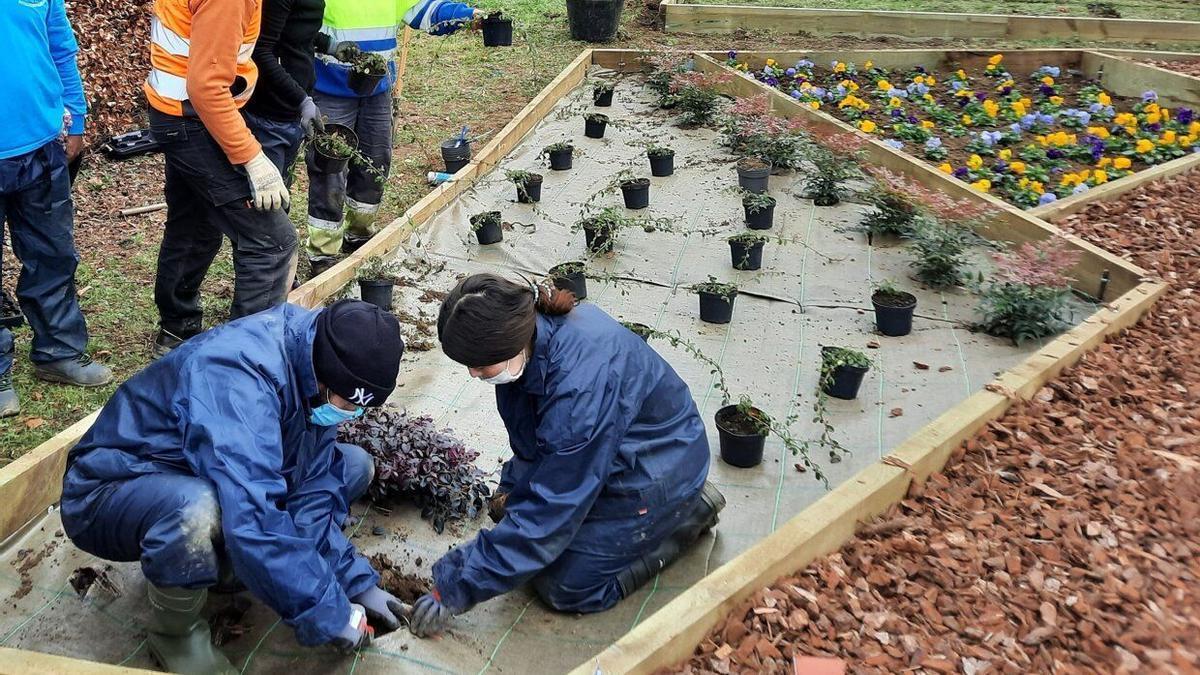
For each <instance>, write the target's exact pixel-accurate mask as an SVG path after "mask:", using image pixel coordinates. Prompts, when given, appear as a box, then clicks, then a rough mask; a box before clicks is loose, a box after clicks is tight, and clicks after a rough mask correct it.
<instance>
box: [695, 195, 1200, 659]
mask: <svg viewBox="0 0 1200 675" xmlns="http://www.w3.org/2000/svg"><path fill="white" fill-rule="evenodd" d="M1197 193H1200V172H1195V171H1194V172H1191V173H1189V174H1186V175H1183V176H1180V177H1177V178H1175V179H1171V180H1167V181H1160V182H1157V183H1155V184H1152V185H1150V186H1147V187H1144V188H1142V189H1140V190H1138V191H1136V192H1134V193H1131V194H1129V195H1126V196H1125V197H1123V198H1121V199H1119V200H1117V201H1114V202H1111V203H1108V204H1096V205H1093V206H1092V207H1090V208H1089V209H1087V210H1086V211H1085V212H1084V213H1082V214H1080V215H1077V216H1075V217H1073V218H1071V219H1070V220H1068V221H1067V222H1065V223H1063V227H1064V229H1067V230H1070V231H1072V232H1075V233H1076V234H1078V235H1080V236H1082V237H1084V238H1086V239H1088V240H1090V241H1092V242H1094V243H1096V244H1098V245H1101V246H1104V247H1106V248H1108V249H1109V250H1111V251H1115V252H1119V253H1122V254H1124V255H1126V257H1128V258H1129V259H1130V260H1132V261H1134V262H1135V263H1137V264H1138V265H1141V266H1142V267H1144V268H1146V269H1149V270H1152V271H1153V272H1154V273H1155V274H1157V275H1160V276H1161V277H1163V278H1164V279H1166V280H1167V281H1169V282H1170V283H1171V284H1172V286H1171V288H1170V290H1169V292H1168V293H1167V294H1166V295H1165V296H1164V298H1163V299H1161V300H1160V301H1159V303H1158V304H1157V305H1156V306H1155V307H1154V308H1153V309H1152V311H1151V312H1150V313H1149V314H1148V315H1147V316H1146V317H1144V318H1143V320H1142V321H1141V322H1140V323H1139V324H1137V325H1136V326H1135V327H1133V328H1131V329H1130V330H1127V331H1126V332H1124V333H1122V334H1121V335H1119V336H1117V337H1115V338H1113V339H1111V340H1110V341H1109V342H1107V343H1106V344H1104V345H1102V346H1101V347H1100V348H1099V349H1098V350H1096V351H1095V352H1092V353H1090V354H1088V355H1087V356H1086V357H1085V358H1084V359H1083V360H1082V361H1081V362H1080V363H1079V364H1077V365H1076V366H1075V367H1073V368H1071V369H1070V370H1068V371H1067V372H1065V373H1064V374H1063V375H1062V376H1060V377H1059V378H1058V379H1057V380H1055V381H1053V382H1052V383H1050V384H1049V385H1047V386H1046V387H1044V388H1043V389H1042V390H1041V391H1040V392H1039V393H1038V394H1037V395H1036V396H1035V398H1034V400H1032V401H1030V402H1028V403H1021V404H1017V405H1016V406H1014V408H1013V409H1012V410H1010V411H1009V413H1008V414H1006V415H1005V416H1004V417H1002V418H1001V419H999V420H997V421H996V422H994V423H992V424H990V425H989V426H988V427H987V428H986V430H985V431H983V432H982V433H981V434H979V435H978V436H977V437H976V438H974V439H972V440H971V441H969V442H967V443H965V444H964V446H963V447H962V448H960V449H959V450H958V452H957V453H956V454H955V456H954V457H953V458H952V459H951V462H950V464H948V466H947V468H946V471H945V474H944V475H935V476H933V477H931V478H930V479H929V481H928V482H926V483H925V484H924V485H923V486H914V488H913V490H912V491H910V494H909V495H908V498H907V499H905V500H904V501H903V502H901V504H899V505H897V506H896V507H895V508H894V509H892V510H891V511H890V512H889V513H887V514H886V515H884V516H883V517H881V518H880V520H879V521H877V522H876V523H873V524H871V525H868V526H866V527H865V528H864V529H863V530H862V531H860V533H859V534H858V535H857V536H856V537H855V538H854V539H853V540H851V541H850V542H849V543H848V544H846V545H845V546H844V547H843V548H842V549H841V550H840V551H838V552H836V553H834V554H831V555H829V556H826V557H825V558H823V559H821V560H819V561H817V562H815V563H814V564H812V565H810V566H809V567H808V568H806V569H803V570H801V571H799V572H797V573H796V574H795V575H794V576H791V577H788V578H784V579H781V580H780V581H778V582H777V583H775V584H774V585H773V586H771V587H769V588H764V589H762V590H760V591H759V592H757V593H755V594H754V596H753V598H752V599H751V601H749V602H747V603H746V604H745V605H744V606H742V607H740V608H739V609H738V610H737V611H735V612H734V613H733V614H731V615H730V616H729V617H728V618H727V619H726V620H724V621H723V622H722V623H720V624H718V626H717V627H716V628H715V629H714V630H713V631H712V633H711V634H710V635H709V636H708V638H706V639H705V640H704V641H703V643H702V644H701V645H700V646H699V647H698V648H697V649H696V652H695V655H694V656H693V657H692V658H691V660H690V661H688V662H687V663H685V664H682V665H680V666H677V668H676V672H684V673H713V672H715V673H752V672H753V673H759V672H785V671H789V670H790V662H791V658H792V657H793V655H817V656H832V657H838V658H841V659H844V660H845V661H846V662H847V664H848V665H849V667H850V669H851V670H852V671H855V672H899V671H901V670H906V669H913V670H914V671H924V672H937V673H953V672H961V673H968V674H970V673H983V672H995V673H1050V672H1104V673H1111V672H1129V673H1133V672H1179V673H1185V672H1198V671H1200V332H1197V328H1198V325H1200V290H1198V289H1200V243H1197V237H1198V236H1200V231H1198V228H1200V200H1196V199H1195V197H1194V196H1195V195H1196V194H1197Z"/></svg>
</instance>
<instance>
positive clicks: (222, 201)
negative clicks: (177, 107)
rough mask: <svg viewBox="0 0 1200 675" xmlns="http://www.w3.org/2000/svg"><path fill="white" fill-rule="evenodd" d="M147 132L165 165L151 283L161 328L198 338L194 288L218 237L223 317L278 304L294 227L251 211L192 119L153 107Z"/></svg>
mask: <svg viewBox="0 0 1200 675" xmlns="http://www.w3.org/2000/svg"><path fill="white" fill-rule="evenodd" d="M150 131H151V134H152V135H153V136H154V139H155V140H156V141H158V142H159V144H160V145H161V146H162V150H163V154H164V155H165V156H166V164H167V169H166V170H167V175H166V190H165V192H166V199H167V223H166V230H165V231H164V232H163V241H162V247H161V248H159V251H158V273H157V276H156V278H155V282H154V303H155V304H156V305H158V314H159V322H160V325H161V326H162V328H163V329H164V330H167V331H170V332H171V333H173V334H175V335H177V336H179V337H184V338H187V337H191V336H192V335H195V334H196V333H198V332H200V330H201V329H202V323H203V318H204V315H203V309H202V307H201V304H200V284H201V282H203V281H204V277H205V275H206V274H207V273H208V268H209V266H210V265H212V261H213V259H214V258H215V257H216V255H217V253H218V252H219V251H220V250H221V241H222V238H223V237H228V238H229V241H230V242H231V243H232V245H233V268H234V286H233V305H232V306H231V307H230V310H229V319H230V320H231V321H232V320H233V319H238V318H241V317H243V316H246V315H248V314H253V313H255V312H259V311H262V310H264V309H268V308H270V307H274V306H275V305H278V304H280V303H282V302H284V301H285V300H286V299H287V293H288V291H289V290H290V288H291V283H292V275H293V273H294V266H293V263H294V258H295V251H296V228H295V227H293V225H292V223H291V221H290V220H289V219H288V216H287V213H286V212H284V211H282V210H276V211H257V210H255V209H254V208H253V207H252V206H251V205H250V194H251V190H250V179H249V178H247V176H246V174H245V172H244V170H243V169H242V168H241V167H237V166H234V165H233V164H230V163H229V160H228V158H226V157H225V153H224V151H222V150H221V147H220V146H219V145H218V144H217V142H216V140H214V139H213V137H212V136H210V135H209V133H208V131H207V130H205V128H204V125H203V124H202V123H201V122H200V120H199V119H196V118H192V117H175V116H173V115H166V114H163V113H160V112H158V111H156V110H153V109H152V110H151V111H150Z"/></svg>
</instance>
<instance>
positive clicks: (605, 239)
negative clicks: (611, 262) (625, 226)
mask: <svg viewBox="0 0 1200 675" xmlns="http://www.w3.org/2000/svg"><path fill="white" fill-rule="evenodd" d="M580 225H581V226H582V227H583V237H584V241H585V242H586V243H587V249H588V251H590V252H592V253H612V250H613V245H614V243H615V241H614V240H615V238H616V236H615V235H616V230H617V227H618V224H617V221H616V220H614V218H613V217H612V214H610V213H608V210H607V209H605V211H602V212H601V213H600V214H599V215H595V216H591V217H588V218H584V219H583V220H582V221H580Z"/></svg>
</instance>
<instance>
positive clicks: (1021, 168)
mask: <svg viewBox="0 0 1200 675" xmlns="http://www.w3.org/2000/svg"><path fill="white" fill-rule="evenodd" d="M1008 168H1010V169H1012V170H1013V173H1015V174H1017V175H1018V176H1019V175H1021V174H1023V173H1025V162H1013V163H1012V164H1009V165H1008Z"/></svg>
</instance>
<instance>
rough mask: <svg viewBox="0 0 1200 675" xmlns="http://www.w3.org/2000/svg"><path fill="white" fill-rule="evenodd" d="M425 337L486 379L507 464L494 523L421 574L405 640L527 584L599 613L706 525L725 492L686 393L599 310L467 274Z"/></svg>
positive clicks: (553, 602) (562, 607) (556, 294)
mask: <svg viewBox="0 0 1200 675" xmlns="http://www.w3.org/2000/svg"><path fill="white" fill-rule="evenodd" d="M438 339H439V340H440V341H441V344H442V350H443V351H444V352H445V353H446V355H447V356H449V357H450V358H451V359H453V360H455V361H456V362H458V363H460V364H462V365H464V366H466V367H467V371H468V373H470V375H471V376H472V377H476V378H479V379H480V380H482V381H484V382H486V383H488V384H493V385H495V387H496V407H497V409H498V410H499V413H500V419H501V420H502V421H503V422H504V426H505V428H506V429H507V430H508V439H509V444H510V445H511V446H512V450H513V457H512V459H510V460H509V461H508V462H507V463H505V465H504V468H503V470H502V473H501V478H500V489H499V493H500V494H501V495H506V497H504V499H505V503H504V513H503V515H502V516H500V519H499V522H498V523H497V525H496V527H495V528H494V529H491V530H484V531H482V532H480V533H479V535H478V536H477V537H476V538H475V539H474V540H473V541H471V542H470V543H468V544H466V545H464V546H460V547H458V548H456V549H454V550H452V551H450V552H449V553H447V554H446V555H445V556H443V557H442V559H441V560H438V561H437V563H435V564H434V566H433V580H434V589H433V590H432V591H431V592H430V593H429V594H427V595H425V596H423V597H421V598H420V599H418V600H417V602H416V603H415V604H414V605H413V609H412V616H411V618H410V628H411V630H412V632H413V633H415V634H416V635H418V636H422V637H424V636H428V635H433V634H436V633H439V632H441V631H443V630H445V628H446V626H447V624H448V622H449V620H450V618H451V617H452V616H453V615H455V614H458V613H461V612H464V611H466V610H468V609H470V608H471V607H472V606H474V605H476V604H478V603H480V602H483V601H484V600H487V599H489V598H492V597H495V596H497V595H500V594H502V593H505V592H508V591H510V590H512V589H514V588H516V587H517V586H519V585H521V584H523V583H525V582H526V581H532V582H533V588H534V590H535V591H536V592H537V594H538V595H539V596H540V597H541V599H542V600H543V601H544V602H545V603H546V604H547V605H549V606H550V607H552V608H554V609H556V610H559V611H563V612H599V611H603V610H606V609H609V608H610V607H612V606H613V605H615V604H617V602H619V601H620V600H621V599H622V598H625V597H628V596H629V594H630V593H632V592H633V591H634V590H636V589H637V588H638V587H640V586H641V585H642V584H645V583H646V582H647V581H649V580H650V579H653V578H654V575H655V574H657V573H658V572H659V571H660V570H662V569H663V568H665V567H666V566H667V565H669V564H670V563H671V562H672V561H674V560H675V559H676V558H677V557H678V556H679V555H680V553H681V552H682V551H683V550H685V549H686V547H688V546H689V545H691V544H692V543H693V542H695V541H696V539H697V538H698V537H699V536H700V535H701V534H702V533H704V532H706V531H708V530H709V529H711V528H712V527H713V526H714V525H715V524H716V522H717V516H718V513H719V512H720V510H721V509H722V508H723V507H724V505H725V498H724V497H723V496H722V495H721V493H720V492H718V491H717V489H716V488H715V487H714V486H713V485H712V484H711V483H709V482H708V481H707V480H706V478H707V476H708V468H709V460H710V453H709V447H708V439H707V437H706V436H705V431H704V423H703V421H701V419H700V414H699V412H698V411H697V409H696V404H695V402H694V401H693V400H692V395H691V393H690V392H689V391H688V388H687V385H686V384H684V382H683V380H681V379H680V378H679V375H677V374H676V373H675V371H674V370H673V369H672V368H671V366H670V365H669V364H668V363H667V362H666V361H665V360H664V359H663V358H662V357H661V356H659V355H658V353H657V352H655V351H654V350H653V349H651V348H650V347H649V346H648V345H647V344H646V343H645V342H643V341H642V340H641V339H640V338H638V337H637V336H636V335H634V333H633V332H631V331H630V330H628V329H627V328H625V327H624V326H622V325H621V324H620V323H618V322H617V321H615V320H614V319H613V318H612V317H610V316H608V315H607V314H605V313H604V312H603V311H602V310H600V309H599V308H598V307H596V306H594V305H587V304H581V305H578V306H576V305H575V298H574V296H573V295H572V294H571V293H569V292H566V291H561V290H558V291H552V290H550V289H549V288H547V287H545V286H542V285H538V284H525V283H514V282H512V281H508V280H506V279H504V278H502V277H499V276H496V275H494V274H476V275H473V276H470V277H467V278H466V279H464V280H462V281H461V282H460V283H459V284H458V285H457V286H456V287H455V288H454V290H452V291H451V292H450V294H449V295H448V296H447V297H446V299H445V300H444V301H443V302H442V306H441V310H440V313H439V315H438Z"/></svg>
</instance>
